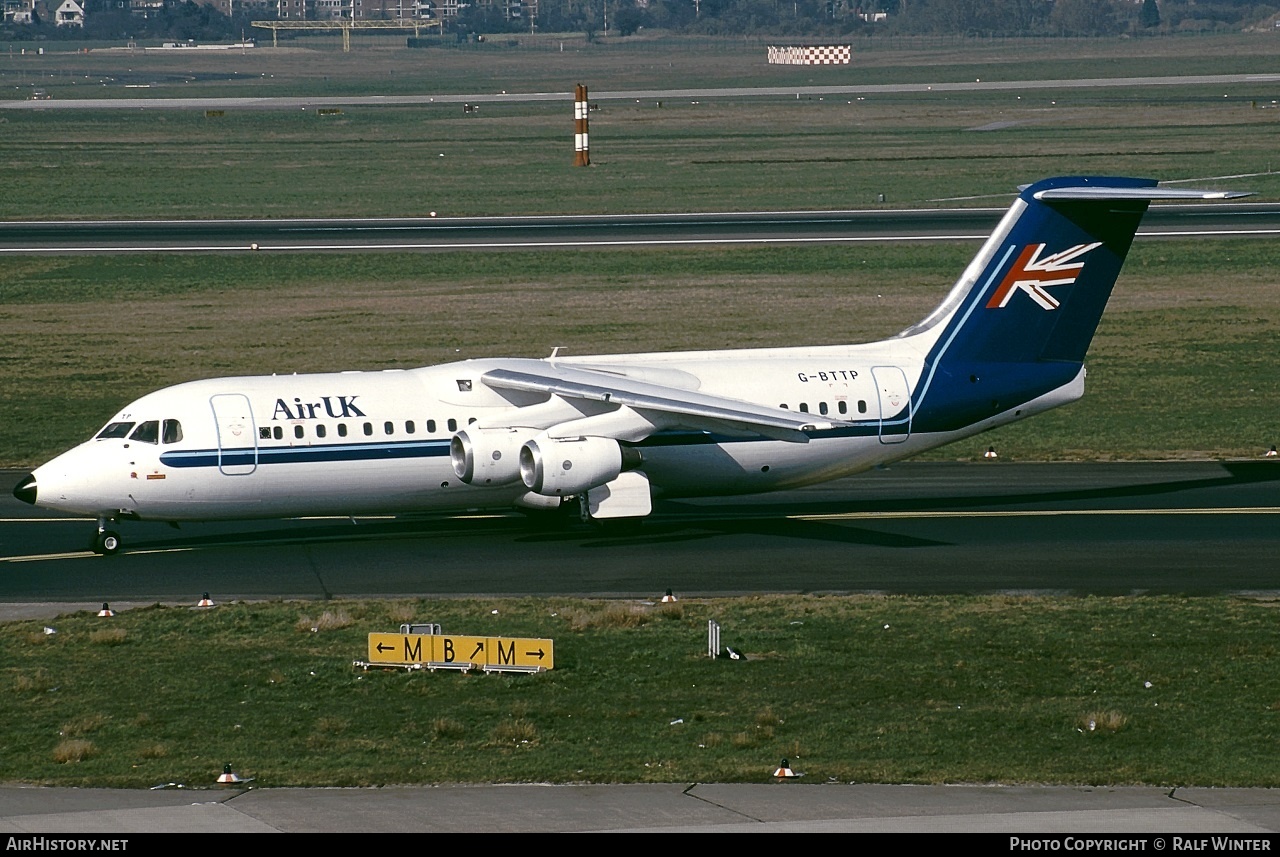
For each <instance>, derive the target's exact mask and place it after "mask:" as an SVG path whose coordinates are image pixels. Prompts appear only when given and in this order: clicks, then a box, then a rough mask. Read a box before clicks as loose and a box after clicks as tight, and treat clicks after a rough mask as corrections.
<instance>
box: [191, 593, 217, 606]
mask: <svg viewBox="0 0 1280 857" xmlns="http://www.w3.org/2000/svg"><path fill="white" fill-rule="evenodd" d="M196 606H197V607H214V606H216V605H215V604H214V603H213V599H212V598H210V597H209V593H207V592H206V593H205V594H204V595H203V596H202V597H201V598H200V600H199V601H198V602H196Z"/></svg>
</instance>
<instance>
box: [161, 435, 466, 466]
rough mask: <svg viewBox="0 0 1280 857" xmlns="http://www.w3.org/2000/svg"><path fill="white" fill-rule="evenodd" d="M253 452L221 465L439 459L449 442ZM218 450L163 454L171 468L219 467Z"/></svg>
mask: <svg viewBox="0 0 1280 857" xmlns="http://www.w3.org/2000/svg"><path fill="white" fill-rule="evenodd" d="M254 452H255V450H253V449H224V450H222V451H221V459H222V464H223V465H224V466H225V465H228V464H252V463H254V461H255V460H256V461H257V463H258V464H260V465H264V464H297V463H318V462H333V461H389V460H394V459H404V458H439V457H443V456H447V455H448V454H449V441H447V440H427V441H421V440H418V441H406V442H398V443H360V444H352V443H341V444H319V445H314V446H278V447H273V446H259V447H258V448H257V450H256V452H257V458H256V459H255V457H254ZM218 459H219V450H217V449H191V450H180V451H179V450H175V451H173V452H165V453H161V455H160V463H161V464H164V465H166V466H168V467H217V466H218Z"/></svg>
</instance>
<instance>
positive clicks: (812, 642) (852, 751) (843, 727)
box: [0, 596, 1280, 788]
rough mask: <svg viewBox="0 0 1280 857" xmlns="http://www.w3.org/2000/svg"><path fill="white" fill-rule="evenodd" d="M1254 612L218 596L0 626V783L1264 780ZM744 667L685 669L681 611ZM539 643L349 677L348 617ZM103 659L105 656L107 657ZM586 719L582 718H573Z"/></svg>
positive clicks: (1274, 777) (957, 603)
mask: <svg viewBox="0 0 1280 857" xmlns="http://www.w3.org/2000/svg"><path fill="white" fill-rule="evenodd" d="M1275 607H1276V605H1275V604H1274V603H1273V602H1270V601H1258V600H1246V599H1232V598H1198V599H1179V598H1116V599H1111V598H1085V599H1058V598H1015V597H1004V598H964V597H934V598H910V597H875V596H850V597H836V596H828V597H802V596H772V597H756V598H739V599H725V600H706V601H703V600H698V601H689V602H683V601H682V602H677V603H676V604H673V605H661V604H658V605H648V606H646V605H644V604H635V603H632V604H627V603H617V602H596V601H583V600H576V599H562V600H557V599H530V600H512V601H506V600H494V601H489V600H483V599H462V600H456V601H455V600H447V601H433V602H392V603H386V602H379V603H370V602H330V603H325V604H311V603H303V604H291V603H284V604H257V605H253V604H230V605H222V606H218V607H216V608H213V609H212V610H193V609H189V608H182V607H160V606H156V607H153V608H149V609H142V610H135V611H130V612H128V613H122V614H119V615H117V616H116V617H115V618H113V619H110V620H106V619H99V618H97V617H95V616H94V615H92V614H91V613H79V614H75V615H72V616H64V617H61V618H59V619H58V620H55V621H52V622H50V623H49V625H51V626H52V627H53V628H54V630H55V631H56V632H57V633H56V634H52V635H49V634H46V633H45V632H44V631H43V630H42V623H40V622H18V623H8V624H5V625H3V626H0V646H2V647H3V651H4V652H5V656H4V659H3V663H2V664H0V685H2V686H3V689H4V692H3V693H0V745H2V746H3V747H4V748H5V749H4V751H3V752H2V753H0V781H13V780H22V781H27V782H36V783H43V784H49V785H62V786H90V785H93V786H114V787H127V788H145V787H150V786H156V785H163V784H166V783H175V784H177V783H180V784H184V785H185V786H187V787H211V786H212V785H213V781H214V779H215V778H216V777H217V776H218V774H219V773H221V772H222V766H223V765H224V764H228V763H229V764H232V765H234V769H235V771H236V772H237V773H239V774H240V775H241V776H243V777H253V778H254V779H255V785H258V786H266V787H271V786H368V785H383V784H404V783H439V782H530V781H533V782H556V783H567V782H712V781H714V782H765V781H768V780H769V779H770V778H771V775H772V772H773V770H774V768H775V767H776V766H777V764H778V761H779V759H781V758H786V759H788V760H790V762H791V764H792V767H793V769H794V770H796V771H799V772H802V773H804V774H805V776H806V781H807V782H817V783H822V782H912V783H944V782H970V783H981V782H1001V783H1018V782H1049V783H1066V784H1091V783H1092V784H1102V783H1107V784H1128V783H1134V784H1138V783H1141V784H1153V785H1154V784H1158V785H1178V786H1193V785H1197V786H1268V787H1275V786H1280V768H1277V766H1276V765H1275V763H1274V760H1273V758H1272V757H1271V756H1270V754H1269V753H1267V752H1265V748H1266V747H1267V746H1269V745H1270V743H1271V742H1272V741H1273V740H1274V738H1275V734H1276V728H1277V717H1280V713H1278V712H1280V678H1277V675H1276V671H1275V669H1274V668H1273V667H1274V662H1275V658H1276V652H1277V648H1278V646H1280V638H1278V637H1277V630H1276V623H1275V615H1274V614H1275ZM709 618H714V619H716V620H717V621H719V622H720V624H721V626H722V629H723V630H722V633H723V641H724V643H725V644H727V645H730V646H732V647H733V648H734V649H735V650H737V651H739V652H742V653H745V655H746V660H744V661H732V660H729V659H727V658H722V659H719V660H714V661H713V660H711V659H709V658H708V657H707V655H706V625H707V620H708V619H709ZM408 621H434V622H438V623H441V624H442V625H443V626H444V631H445V632H446V633H453V634H467V635H500V636H505V637H550V638H552V639H554V641H555V657H556V662H555V663H556V666H555V668H554V669H553V670H551V671H550V672H546V673H543V674H541V675H533V676H510V677H504V676H496V675H490V676H484V675H460V674H456V673H446V672H439V673H427V672H422V673H416V674H410V673H406V672H404V671H387V672H384V671H373V672H365V671H363V670H360V669H357V668H353V666H352V662H353V661H355V660H364V659H365V658H366V657H367V655H366V652H367V635H368V634H369V633H370V632H374V631H378V632H387V631H392V632H393V631H395V630H396V628H397V627H398V626H399V624H400V623H402V622H408ZM125 664H127V666H124V665H125ZM590 712H599V713H603V714H604V715H605V716H592V715H591V714H590Z"/></svg>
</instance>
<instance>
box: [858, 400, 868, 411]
mask: <svg viewBox="0 0 1280 857" xmlns="http://www.w3.org/2000/svg"><path fill="white" fill-rule="evenodd" d="M866 412H867V403H866V400H864V399H859V400H858V413H860V414H865V413H866Z"/></svg>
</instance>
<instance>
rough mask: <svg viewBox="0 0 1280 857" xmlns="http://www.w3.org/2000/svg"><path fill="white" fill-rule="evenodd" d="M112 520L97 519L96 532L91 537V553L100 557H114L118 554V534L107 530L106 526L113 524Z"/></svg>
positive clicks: (113, 520)
mask: <svg viewBox="0 0 1280 857" xmlns="http://www.w3.org/2000/svg"><path fill="white" fill-rule="evenodd" d="M114 523H115V519H114V518H99V519H98V532H97V534H96V535H95V536H94V537H93V552H94V553H96V554H101V555H102V556H114V555H115V554H117V553H119V552H120V534H119V533H117V532H116V531H115V530H109V529H107V526H108V525H110V524H114Z"/></svg>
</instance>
